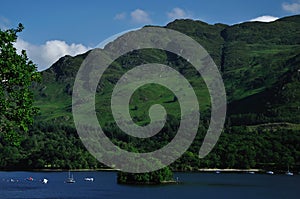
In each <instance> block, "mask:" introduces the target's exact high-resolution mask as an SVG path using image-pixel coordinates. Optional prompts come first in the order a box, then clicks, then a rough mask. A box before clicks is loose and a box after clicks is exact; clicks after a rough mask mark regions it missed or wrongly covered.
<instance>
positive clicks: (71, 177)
mask: <svg viewBox="0 0 300 199" xmlns="http://www.w3.org/2000/svg"><path fill="white" fill-rule="evenodd" d="M66 183H75V180H74V178H73V174H72V176H71V173H70V171H69V176H68V178H67V179H66Z"/></svg>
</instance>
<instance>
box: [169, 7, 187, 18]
mask: <svg viewBox="0 0 300 199" xmlns="http://www.w3.org/2000/svg"><path fill="white" fill-rule="evenodd" d="M167 16H168V18H169V19H171V20H174V19H183V18H192V16H191V15H190V14H188V13H187V12H186V11H184V10H183V9H181V8H173V10H172V11H171V12H168V13H167Z"/></svg>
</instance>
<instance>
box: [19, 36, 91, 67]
mask: <svg viewBox="0 0 300 199" xmlns="http://www.w3.org/2000/svg"><path fill="white" fill-rule="evenodd" d="M15 47H16V48H17V51H18V52H19V53H20V52H21V50H22V49H24V50H26V53H27V56H28V57H29V59H31V60H32V61H33V62H34V63H35V64H37V67H38V70H39V71H41V70H45V69H47V68H49V67H50V66H51V65H52V64H53V63H54V62H56V61H57V60H58V59H59V58H60V57H62V56H65V55H71V56H75V55H77V54H81V53H84V52H86V51H88V50H89V49H90V48H89V47H86V46H84V45H82V44H74V43H73V44H70V45H69V44H67V43H66V42H65V41H60V40H51V41H47V42H46V43H45V44H43V45H33V44H30V43H28V42H26V41H24V40H22V39H20V38H18V40H17V42H16V43H15Z"/></svg>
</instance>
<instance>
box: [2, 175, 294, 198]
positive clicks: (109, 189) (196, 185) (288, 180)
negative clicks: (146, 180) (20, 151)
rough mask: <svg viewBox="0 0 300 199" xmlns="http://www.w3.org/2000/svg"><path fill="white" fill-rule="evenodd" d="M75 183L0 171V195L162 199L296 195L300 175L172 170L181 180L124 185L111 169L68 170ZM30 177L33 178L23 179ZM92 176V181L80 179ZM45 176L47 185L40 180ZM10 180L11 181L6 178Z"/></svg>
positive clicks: (51, 176) (63, 179)
mask: <svg viewBox="0 0 300 199" xmlns="http://www.w3.org/2000/svg"><path fill="white" fill-rule="evenodd" d="M72 173H73V174H74V178H75V180H76V183H74V184H67V183H64V181H65V179H66V178H67V175H68V174H67V172H0V198H1V199H10V198H23V199H24V198H28V199H29V198H30V199H34V198H43V199H50V198H51V199H55V198H63V199H71V198H72V199H77V198H78V199H83V198H89V199H94V198H105V199H119V198H122V199H127V198H128V199H135V198H138V199H141V198H142V199H146V198H151V199H152V198H155V199H165V198H183V199H190V198H230V199H235V198H239V199H240V198H243V199H247V198H251V199H253V198H263V199H267V198H272V199H276V198H280V199H282V198H288V199H290V198H299V196H300V175H295V176H286V175H263V174H254V175H253V174H222V173H221V174H214V173H175V177H178V178H179V179H180V180H181V181H182V182H183V183H182V184H177V185H176V184H174V185H162V186H127V185H118V184H117V183H116V173H115V172H72ZM28 177H32V178H33V179H34V181H27V180H26V178H28ZM85 177H93V178H94V179H95V181H94V182H86V181H84V178H85ZM43 178H47V179H48V180H49V182H48V184H42V183H41V181H40V180H41V179H43ZM10 179H13V182H11V181H10Z"/></svg>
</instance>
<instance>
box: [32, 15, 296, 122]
mask: <svg viewBox="0 0 300 199" xmlns="http://www.w3.org/2000/svg"><path fill="white" fill-rule="evenodd" d="M299 22H300V16H299V15H298V16H291V17H286V18H282V19H279V20H277V21H275V22H271V23H263V22H246V23H241V24H237V25H233V26H228V25H224V24H215V25H210V24H207V23H204V22H201V21H193V20H189V19H185V20H175V21H174V22H171V23H169V24H168V25H167V26H165V27H166V28H169V29H174V30H177V31H180V32H182V33H184V34H186V35H188V36H190V37H192V38H193V39H195V40H196V41H198V42H199V43H200V44H201V45H202V46H203V47H204V48H205V49H206V50H207V51H208V52H209V54H210V55H211V57H212V58H213V60H214V61H215V63H216V64H217V66H218V67H219V69H220V70H221V72H222V77H223V80H224V83H225V87H226V92H227V98H228V102H229V110H228V113H229V115H232V114H234V115H236V114H247V113H249V114H250V113H255V114H260V115H264V116H265V117H268V118H273V120H274V121H275V120H276V121H282V122H284V121H291V122H296V123H298V122H299V121H300V120H299V117H298V115H299V114H297V113H299V109H298V108H297V106H299V104H298V100H297V98H296V97H292V96H290V95H291V94H292V93H293V95H295V96H298V95H297V93H298V90H297V88H298V87H297V86H298V83H299V82H298V79H297V75H298V72H297V71H298V68H299V56H300V55H299V54H300V37H299V33H300V23H299ZM87 54H88V52H87V53H85V54H83V55H79V56H76V57H71V56H65V57H62V58H61V59H59V60H58V61H57V62H56V63H55V64H53V66H52V67H50V68H49V69H48V70H46V71H43V72H42V76H43V82H42V84H41V85H39V86H37V87H35V90H34V92H35V99H36V105H37V106H39V107H40V108H41V117H40V118H42V119H46V120H53V119H54V120H59V119H60V118H61V119H63V121H69V122H70V123H72V116H71V94H72V85H73V81H74V78H75V76H76V73H77V71H78V69H79V67H80V64H81V62H82V61H83V59H84V58H85V57H86V56H87ZM128 59H129V58H128V57H126V56H124V57H123V58H121V59H119V62H120V63H119V64H118V66H116V67H115V69H117V70H114V71H113V70H112V71H111V72H110V71H108V72H106V73H105V75H106V77H107V78H104V79H105V81H106V83H105V84H106V85H107V86H106V88H105V89H108V90H109V89H112V86H113V84H114V83H116V81H117V80H118V77H120V75H121V74H123V73H124V72H125V71H126V70H125V69H126V68H129V67H132V66H131V65H132V64H133V65H138V64H139V63H141V62H142V63H144V62H150V63H151V61H152V62H154V61H160V62H161V63H167V64H171V65H172V66H173V67H174V68H176V69H178V70H179V71H180V72H181V73H183V74H184V75H185V77H187V78H188V79H189V80H190V81H191V82H192V83H193V82H194V81H200V80H198V79H199V78H198V77H196V78H195V74H194V73H193V71H191V70H190V69H187V68H182V66H181V65H183V61H182V60H180V59H178V58H177V57H174V56H170V55H168V54H167V53H165V52H159V51H151V52H146V51H140V52H135V53H134V54H133V55H131V58H130V59H131V60H130V61H128ZM132 60H134V61H132ZM153 60H154V61H153ZM121 65H122V67H121ZM124 68H125V69H124ZM292 77H293V78H292ZM202 84H203V82H202ZM283 88H286V89H285V90H284V92H283V90H282V89H283ZM108 90H105V91H103V93H107V91H108ZM150 90H151V89H150ZM159 90H160V89H159ZM156 91H157V89H154V90H152V91H151V93H149V91H148V94H149V95H151V97H153V98H154V99H153V100H151V99H149V100H148V101H150V104H151V103H152V102H153V101H155V100H159V101H161V102H164V101H169V100H170V99H171V98H172V97H170V96H168V95H169V94H170V93H169V94H168V95H166V96H164V99H161V97H160V99H158V98H157V97H156V98H155V97H154V95H157V94H155V92H156ZM163 92H165V91H163ZM198 93H199V95H198V98H200V99H201V102H203V101H204V103H202V104H203V105H202V107H201V108H202V109H205V108H207V107H208V106H209V98H207V96H205V95H203V93H207V90H206V88H205V86H203V88H201V89H200V90H196V94H198ZM200 93H201V94H200ZM170 95H171V94H170ZM102 96H103V94H102ZM104 98H105V99H107V98H108V96H105V97H104ZM169 98H170V99H169ZM203 98H204V99H203ZM279 98H280V99H279ZM100 101H103V100H102V99H99V100H98V102H99V103H100V104H99V106H104V104H101V103H102V102H100ZM287 101H288V102H289V103H288V104H289V105H290V108H293V107H294V108H295V107H296V110H293V111H295V112H294V114H292V115H290V111H285V110H287V108H288V107H289V105H287V104H286V102H287ZM137 102H140V101H139V100H137ZM258 102H260V103H258ZM143 103H145V102H144V101H143ZM168 104H169V105H172V103H168ZM285 107H286V108H285ZM171 108H172V107H171ZM272 110H273V111H272ZM143 111H145V110H143ZM276 111H279V112H280V113H278V114H277V113H276ZM270 112H272V113H270ZM173 114H174V115H178V114H177V112H174V113H173ZM137 115H139V113H138V114H137ZM287 117H288V118H289V119H288V118H287ZM281 118H282V119H281ZM110 119H111V118H110ZM250 123H253V122H250ZM257 123H260V121H257Z"/></svg>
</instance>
